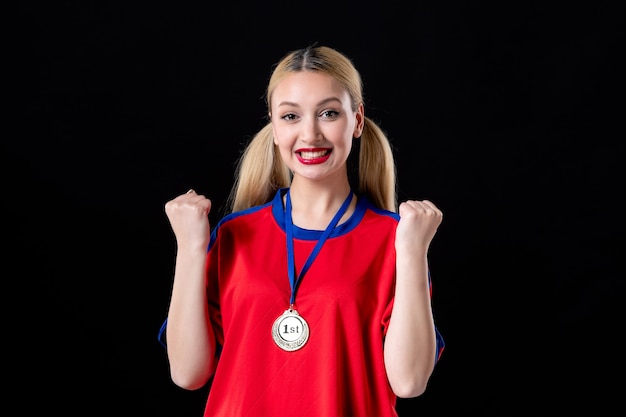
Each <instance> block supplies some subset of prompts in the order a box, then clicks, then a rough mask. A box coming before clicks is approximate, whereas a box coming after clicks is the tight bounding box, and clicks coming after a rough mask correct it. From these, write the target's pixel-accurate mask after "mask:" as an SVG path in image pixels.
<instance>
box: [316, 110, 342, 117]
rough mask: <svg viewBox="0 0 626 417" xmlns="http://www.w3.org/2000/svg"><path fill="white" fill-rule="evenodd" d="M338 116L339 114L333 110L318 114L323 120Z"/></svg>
mask: <svg viewBox="0 0 626 417" xmlns="http://www.w3.org/2000/svg"><path fill="white" fill-rule="evenodd" d="M337 116H339V112H338V111H335V110H324V111H323V112H322V113H320V117H322V118H324V119H336V118H337Z"/></svg>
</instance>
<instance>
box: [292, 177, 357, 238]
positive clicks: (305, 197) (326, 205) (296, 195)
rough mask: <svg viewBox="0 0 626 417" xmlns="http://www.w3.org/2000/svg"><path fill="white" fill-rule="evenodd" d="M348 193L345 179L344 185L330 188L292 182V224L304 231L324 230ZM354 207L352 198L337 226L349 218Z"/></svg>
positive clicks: (348, 186)
mask: <svg viewBox="0 0 626 417" xmlns="http://www.w3.org/2000/svg"><path fill="white" fill-rule="evenodd" d="M350 192H351V188H350V184H349V183H348V181H347V179H346V181H345V183H342V184H336V185H335V184H333V185H332V186H320V185H319V184H314V185H312V184H309V183H307V184H304V183H303V182H302V181H294V182H293V183H292V184H291V187H290V191H289V193H290V197H291V206H292V213H291V218H292V220H293V223H294V224H295V225H296V226H298V227H302V228H305V229H311V230H323V229H325V228H326V226H328V223H330V220H331V219H332V218H333V216H334V215H335V213H337V211H338V210H339V208H340V207H341V204H343V202H344V200H345V199H346V197H347V196H348V194H349V193H350ZM355 206H356V198H353V199H352V202H351V204H350V207H349V208H348V210H347V211H346V213H345V214H344V216H343V217H342V218H341V220H340V221H339V224H341V223H343V222H345V221H346V220H348V219H349V218H350V216H351V215H352V213H353V212H354V207H355Z"/></svg>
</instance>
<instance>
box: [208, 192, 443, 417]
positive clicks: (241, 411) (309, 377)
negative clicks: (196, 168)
mask: <svg viewBox="0 0 626 417" xmlns="http://www.w3.org/2000/svg"><path fill="white" fill-rule="evenodd" d="M285 191H286V190H285V189H283V190H279V191H278V192H277V193H276V196H275V198H274V200H273V201H272V202H270V203H267V204H265V205H262V206H259V207H254V208H251V209H248V210H245V211H242V212H238V213H233V214H231V215H228V216H226V217H225V218H224V219H222V221H221V222H220V223H219V224H218V225H217V227H216V228H214V230H213V233H212V236H211V243H210V245H209V250H208V253H207V283H208V287H207V294H208V299H209V314H210V318H211V321H212V324H213V327H214V329H215V334H216V340H217V341H218V343H219V344H220V345H221V346H222V350H221V353H220V358H219V361H218V365H217V369H216V371H215V375H214V377H213V380H212V381H211V388H210V392H209V398H208V401H207V405H206V411H205V414H204V415H205V416H206V417H209V416H210V417H262V416H268V417H335V416H336V417H346V416H375V417H387V416H389V417H393V416H397V413H396V410H395V405H396V397H395V395H394V393H393V391H392V390H391V387H390V385H389V382H388V380H387V375H386V372H385V364H384V360H383V341H384V337H385V333H386V330H387V326H388V324H389V317H390V314H391V307H392V304H393V296H394V288H395V287H394V274H395V249H394V238H395V230H396V226H397V222H398V220H399V217H398V215H397V214H396V213H392V212H388V211H384V210H380V209H377V208H375V207H374V206H372V205H371V204H370V203H369V201H368V200H367V199H366V198H364V197H359V200H358V202H357V207H356V210H355V212H354V213H353V215H352V216H351V218H350V219H349V220H348V221H347V222H345V223H343V224H340V225H338V226H337V227H336V228H335V229H334V230H333V231H332V233H331V235H330V237H329V238H328V240H327V241H326V242H325V244H324V246H322V248H321V250H320V252H319V254H318V255H317V257H316V258H315V260H314V261H313V263H312V265H311V267H310V268H309V269H308V271H307V272H306V274H305V275H304V276H303V277H302V279H301V281H300V283H299V285H298V287H297V293H296V298H295V307H296V309H297V311H298V313H299V314H300V315H301V316H302V317H303V318H304V319H305V320H306V322H307V323H308V326H309V332H310V333H309V338H308V341H307V342H306V343H305V344H304V346H302V347H301V348H300V349H298V350H295V351H284V350H282V349H281V348H279V347H278V346H277V345H276V343H275V342H274V340H273V338H272V325H273V323H274V321H275V319H276V318H277V317H278V316H280V315H281V314H282V313H283V312H284V311H285V310H286V309H287V308H288V307H289V300H290V296H291V287H290V283H289V278H288V274H287V249H286V247H287V245H286V233H285V224H284V210H283V204H282V198H281V196H282V195H283V194H284V192H285ZM321 234H322V231H313V230H306V229H301V228H298V227H297V226H295V225H294V229H293V237H294V252H295V265H296V271H297V272H299V271H300V270H301V269H302V266H303V264H304V263H305V261H306V259H307V257H308V256H309V254H310V253H311V251H312V249H313V247H314V246H315V244H316V242H317V240H318V238H319V237H320V235H321ZM437 339H438V346H437V348H438V353H439V354H440V353H441V351H442V349H443V339H442V338H441V337H440V335H439V332H438V331H437ZM439 354H438V355H437V360H438V358H439Z"/></svg>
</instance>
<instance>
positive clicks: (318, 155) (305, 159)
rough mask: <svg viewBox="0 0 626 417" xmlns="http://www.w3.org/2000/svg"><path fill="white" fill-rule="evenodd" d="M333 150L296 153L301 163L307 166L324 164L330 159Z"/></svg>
mask: <svg viewBox="0 0 626 417" xmlns="http://www.w3.org/2000/svg"><path fill="white" fill-rule="evenodd" d="M331 153H332V150H331V149H320V150H317V149H316V150H301V151H298V152H296V155H297V156H298V160H299V161H300V163H302V164H305V165H317V164H322V163H324V162H326V161H327V160H328V158H330V154H331Z"/></svg>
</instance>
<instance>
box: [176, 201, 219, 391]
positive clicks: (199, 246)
mask: <svg viewBox="0 0 626 417" xmlns="http://www.w3.org/2000/svg"><path fill="white" fill-rule="evenodd" d="M210 210H211V201H210V200H208V199H207V198H205V197H204V196H203V195H198V194H196V193H195V192H194V191H193V190H189V191H188V192H187V193H186V194H182V195H180V196H178V197H176V198H174V199H173V200H170V201H168V202H167V203H166V204H165V213H166V214H167V217H168V219H169V221H170V225H171V226H172V230H173V231H174V235H175V236H176V245H177V251H176V267H175V271H174V284H173V287H172V297H171V300H170V306H169V312H168V317H167V331H166V346H167V355H168V359H169V364H170V375H171V378H172V381H173V382H174V383H175V384H176V385H178V386H180V387H181V388H185V389H198V388H201V387H202V386H203V385H204V384H206V382H207V381H208V379H209V378H210V377H211V375H212V373H213V371H214V367H215V363H214V361H215V349H216V344H215V335H214V333H213V330H212V328H211V322H210V320H209V313H208V303H207V294H206V277H205V263H206V257H207V248H208V244H209V241H210V225H209V218H208V214H209V211H210Z"/></svg>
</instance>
